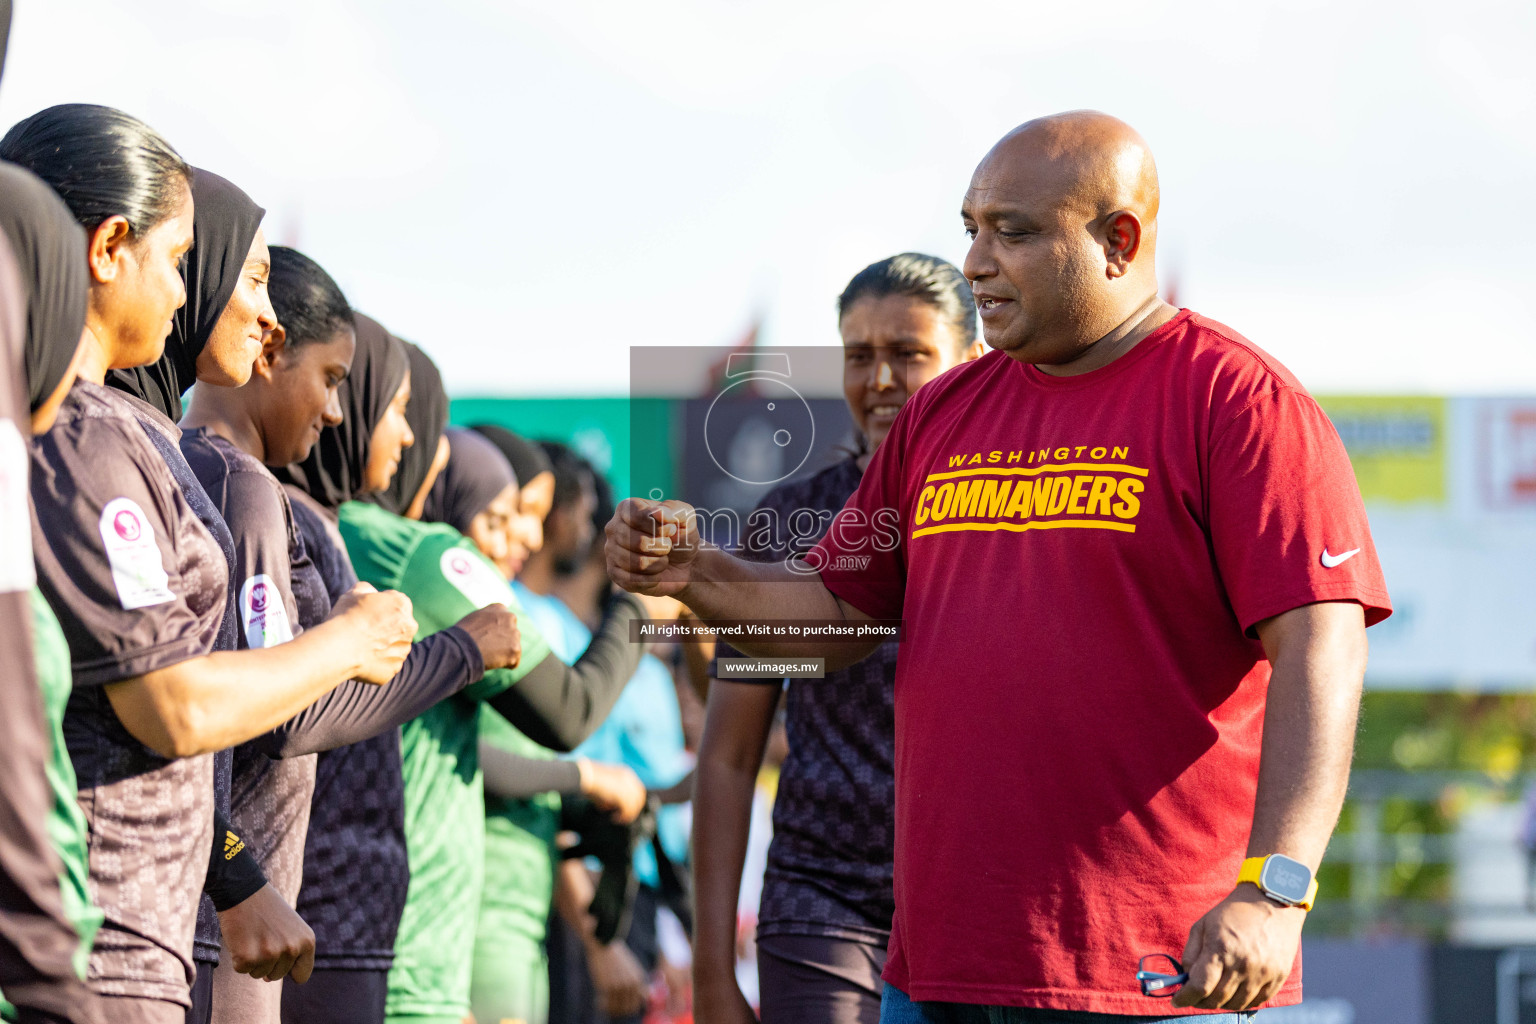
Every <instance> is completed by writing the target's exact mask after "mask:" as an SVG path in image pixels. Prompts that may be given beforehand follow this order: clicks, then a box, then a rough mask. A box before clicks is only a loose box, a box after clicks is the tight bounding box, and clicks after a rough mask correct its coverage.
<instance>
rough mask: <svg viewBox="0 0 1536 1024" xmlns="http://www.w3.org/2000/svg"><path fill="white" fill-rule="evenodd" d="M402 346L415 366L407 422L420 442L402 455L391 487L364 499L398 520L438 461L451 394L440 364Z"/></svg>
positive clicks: (404, 343) (417, 349) (410, 347)
mask: <svg viewBox="0 0 1536 1024" xmlns="http://www.w3.org/2000/svg"><path fill="white" fill-rule="evenodd" d="M402 344H403V345H404V346H405V354H406V357H407V358H408V359H409V360H410V364H411V402H410V404H409V405H407V406H406V407H405V421H406V422H407V423H409V424H410V425H411V433H412V434H414V435H415V436H416V441H415V442H414V443H413V444H412V445H411V446H410V447H409V448H407V449H406V450H405V451H403V452H401V453H400V468H399V469H398V470H396V471H395V478H394V479H393V480H391V481H390V482H389V486H388V487H387V488H385V489H384V490H383V491H381V492H380V493H378V494H368V495H362V496H361V497H363V498H364V500H366V501H371V502H373V503H374V504H375V505H378V506H380V507H381V508H386V509H388V510H389V511H391V512H393V513H394V514H395V515H397V516H403V515H405V511H406V509H408V508H410V507H411V499H412V498H414V497H416V492H417V491H419V490H421V485H422V484H424V483H426V480H427V472H428V471H429V470H430V469H431V468H432V460H433V459H435V458H437V442H438V441H439V440H441V439H442V436H443V431H444V430H445V429H447V427H448V392H447V391H446V390H444V389H443V375H442V374H440V373H438V372H437V364H436V363H434V362H432V357H431V356H429V355H427V354H426V353H425V352H423V351H422V350H421V349H420V348H419V347H417V346H415V345H412V344H411V343H410V342H408V341H406V342H402Z"/></svg>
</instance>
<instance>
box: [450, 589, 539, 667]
mask: <svg viewBox="0 0 1536 1024" xmlns="http://www.w3.org/2000/svg"><path fill="white" fill-rule="evenodd" d="M456 625H457V626H458V627H459V628H460V629H462V630H463V631H464V632H466V633H468V634H469V638H470V639H471V640H473V641H474V642H475V646H476V647H478V648H480V657H481V658H482V659H483V660H484V661H485V670H486V671H487V672H489V671H491V670H492V669H498V668H517V663H518V662H519V661H520V660H522V656H523V637H522V634H521V633H519V632H518V629H517V616H516V615H515V614H514V613H513V612H512V611H511V610H509V609H508V608H507V606H506V605H504V604H488V605H486V606H485V607H484V608H481V609H479V610H477V611H472V612H470V613H469V614H468V615H466V616H464V617H463V618H462V619H460V620H459V621H458V622H457V623H456Z"/></svg>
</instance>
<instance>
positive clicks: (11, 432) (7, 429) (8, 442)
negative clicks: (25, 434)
mask: <svg viewBox="0 0 1536 1024" xmlns="http://www.w3.org/2000/svg"><path fill="white" fill-rule="evenodd" d="M36 582H37V570H36V569H35V568H34V567H33V562H32V517H31V514H30V513H29V512H28V508H27V442H26V441H24V440H22V437H21V431H20V430H17V429H16V423H15V421H13V420H0V593H10V592H11V591H13V590H31V589H32V584H34V583H36Z"/></svg>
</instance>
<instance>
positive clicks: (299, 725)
mask: <svg viewBox="0 0 1536 1024" xmlns="http://www.w3.org/2000/svg"><path fill="white" fill-rule="evenodd" d="M484 674H485V662H484V661H483V660H482V659H481V656H480V648H478V647H476V646H475V642H474V641H473V640H472V639H470V636H469V634H468V633H466V632H464V631H463V630H462V629H459V628H457V627H455V626H449V627H448V628H447V629H444V630H441V631H439V632H437V633H433V634H432V635H431V636H429V637H423V638H422V639H420V640H418V641H416V642H415V643H414V644H412V645H411V653H410V654H409V655H407V656H406V659H405V664H404V665H402V666H400V671H399V672H398V673H396V674H395V677H394V678H393V679H391V680H390V681H389V683H388V684H387V685H385V686H375V685H373V684H372V683H365V682H361V681H359V680H357V679H348V680H347V681H346V682H344V683H342V684H341V685H340V686H338V687H336V688H335V689H334V690H332V691H331V692H330V693H328V694H326V695H325V696H324V697H321V698H320V699H319V700H317V701H315V702H314V703H313V704H311V705H310V706H309V707H307V708H305V709H304V710H303V711H301V712H299V713H298V714H297V715H295V716H293V717H292V718H290V719H289V720H288V721H286V722H284V723H283V724H282V725H280V726H278V727H277V728H276V729H274V730H272V731H271V732H269V733H267V734H266V735H263V736H258V737H256V738H255V739H254V740H251V741H250V743H249V744H247V746H248V747H250V748H252V749H255V750H257V751H260V752H261V753H263V754H265V755H267V756H268V757H272V758H283V757H301V756H303V755H305V754H315V753H320V752H321V751H326V750H335V749H336V748H337V747H344V746H346V745H348V744H349V743H357V742H360V741H362V740H366V739H370V738H372V737H374V736H377V735H378V734H379V733H381V732H384V731H385V730H387V729H394V728H398V727H399V726H401V725H404V724H405V723H406V722H409V721H410V720H411V719H413V718H415V717H416V716H417V715H419V714H421V713H422V712H424V711H426V710H427V709H428V708H430V707H431V706H432V705H434V704H436V703H437V702H438V701H440V700H443V699H444V698H446V697H451V696H453V695H454V694H456V693H458V692H459V691H460V690H462V689H464V687H466V686H468V685H469V684H470V683H472V682H474V681H475V680H477V679H479V678H480V677H481V676H483V675H484Z"/></svg>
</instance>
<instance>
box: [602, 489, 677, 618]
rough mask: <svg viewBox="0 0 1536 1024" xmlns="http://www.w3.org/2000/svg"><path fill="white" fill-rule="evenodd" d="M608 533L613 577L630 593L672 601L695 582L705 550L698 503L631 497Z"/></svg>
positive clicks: (626, 499) (608, 553)
mask: <svg viewBox="0 0 1536 1024" xmlns="http://www.w3.org/2000/svg"><path fill="white" fill-rule="evenodd" d="M605 533H606V534H607V540H606V544H605V551H606V553H607V556H608V576H609V578H610V579H612V580H613V582H615V583H617V584H618V585H619V586H621V587H623V588H624V589H625V590H628V591H631V592H633V593H636V594H647V595H652V596H655V597H672V596H674V595H676V594H678V593H679V592H680V591H681V590H682V589H683V588H684V587H686V586H687V585H688V584H689V582H690V581H691V580H692V563H693V560H694V556H696V555H697V554H698V551H699V531H698V525H697V522H696V519H695V515H694V511H693V506H692V505H689V504H687V503H686V502H682V501H649V500H647V499H645V498H625V499H624V500H623V501H621V502H620V503H619V507H618V508H617V509H615V510H614V513H613V518H612V519H610V520H609V521H608V527H607V529H606V531H605Z"/></svg>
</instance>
